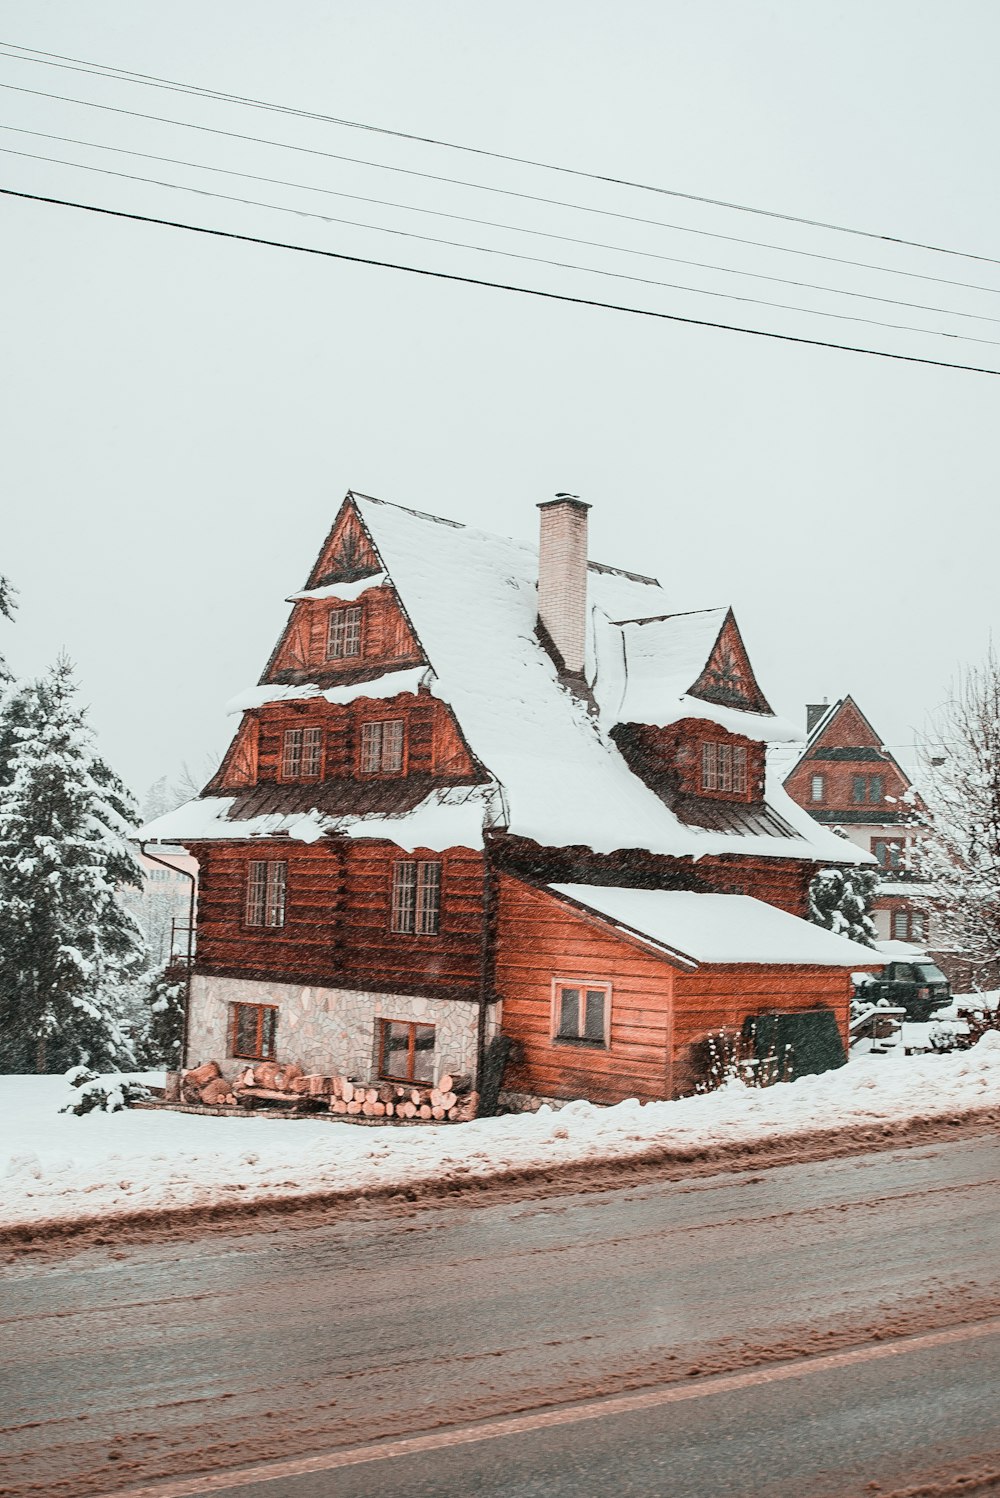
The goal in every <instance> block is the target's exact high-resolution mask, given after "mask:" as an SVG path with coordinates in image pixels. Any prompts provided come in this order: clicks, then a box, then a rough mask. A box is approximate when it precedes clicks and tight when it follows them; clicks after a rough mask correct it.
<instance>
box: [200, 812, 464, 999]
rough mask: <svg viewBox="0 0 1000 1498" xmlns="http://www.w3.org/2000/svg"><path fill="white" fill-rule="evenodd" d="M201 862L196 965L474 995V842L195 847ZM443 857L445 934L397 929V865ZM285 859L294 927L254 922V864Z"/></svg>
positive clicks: (326, 982)
mask: <svg viewBox="0 0 1000 1498" xmlns="http://www.w3.org/2000/svg"><path fill="white" fill-rule="evenodd" d="M192 852H193V853H194V854H195V857H196V858H197V859H198V861H199V864H200V869H201V872H200V883H199V898H198V956H197V962H196V970H197V971H198V972H200V973H206V974H208V973H211V974H216V975H219V976H229V977H234V978H236V977H240V978H256V979H262V980H268V979H270V980H273V981H275V982H279V981H280V982H290V983H315V984H321V985H323V986H325V987H334V988H350V989H364V990H368V991H373V992H374V991H378V992H385V993H391V992H403V993H411V994H425V995H428V996H431V997H441V998H462V999H473V998H477V997H478V994H479V977H480V970H481V963H482V905H483V861H482V855H481V854H479V853H475V852H473V851H471V850H470V849H466V848H452V849H449V850H447V851H446V852H444V853H438V852H434V851H432V850H429V849H422V850H421V849H417V850H416V852H415V853H413V854H412V855H411V854H409V853H403V852H401V851H400V849H399V848H397V847H396V846H395V845H394V844H392V843H387V842H374V841H371V842H368V841H356V842H355V841H349V840H344V841H342V842H333V841H332V840H329V839H324V840H323V841H322V842H318V843H312V844H306V843H297V842H291V841H288V842H281V841H278V840H276V839H271V840H269V841H267V842H263V841H262V842H261V843H259V844H256V843H248V842H242V843H222V842H212V843H201V844H192ZM411 857H413V858H424V859H433V860H440V862H441V864H442V872H441V919H440V931H439V933H438V935H436V936H410V935H401V934H394V933H393V932H391V931H390V929H389V926H390V915H391V906H392V865H393V863H394V862H395V861H396V860H397V859H407V858H411ZM263 858H277V859H280V860H282V861H284V862H285V863H286V864H287V870H288V871H287V892H286V911H285V924H284V925H283V926H281V927H278V928H276V929H271V928H267V927H259V926H247V924H246V920H245V915H246V889H247V878H248V866H249V864H250V862H251V861H252V860H254V859H263Z"/></svg>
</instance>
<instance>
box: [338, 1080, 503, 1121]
mask: <svg viewBox="0 0 1000 1498" xmlns="http://www.w3.org/2000/svg"><path fill="white" fill-rule="evenodd" d="M330 1081H331V1083H332V1087H331V1090H330V1094H329V1096H330V1112H331V1113H341V1114H343V1113H347V1114H351V1115H357V1114H359V1113H360V1114H361V1115H362V1117H364V1118H399V1119H407V1120H410V1119H422V1120H423V1121H425V1122H426V1121H427V1120H429V1119H434V1120H435V1121H437V1122H440V1121H441V1120H443V1119H449V1120H450V1121H451V1122H453V1123H464V1122H467V1121H468V1120H469V1119H470V1118H475V1116H476V1111H477V1109H478V1106H479V1094H478V1093H476V1092H473V1091H472V1080H471V1078H469V1077H463V1076H457V1075H455V1074H453V1073H451V1072H445V1073H443V1075H442V1076H440V1077H439V1078H438V1082H437V1086H436V1087H427V1086H421V1085H420V1084H419V1083H418V1084H416V1085H411V1084H409V1083H405V1082H379V1083H377V1084H376V1085H375V1086H373V1087H366V1086H365V1085H363V1084H362V1083H359V1082H352V1081H351V1079H350V1078H349V1077H340V1076H334V1077H331V1078H330Z"/></svg>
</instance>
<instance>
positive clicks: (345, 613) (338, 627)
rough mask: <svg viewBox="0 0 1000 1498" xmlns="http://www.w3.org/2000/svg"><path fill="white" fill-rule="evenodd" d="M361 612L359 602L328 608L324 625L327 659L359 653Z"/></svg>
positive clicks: (336, 659) (341, 658)
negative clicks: (344, 606)
mask: <svg viewBox="0 0 1000 1498" xmlns="http://www.w3.org/2000/svg"><path fill="white" fill-rule="evenodd" d="M362 612H363V610H362V606H361V604H359V603H355V604H351V605H350V606H349V607H347V608H343V607H341V608H335V609H331V610H330V614H329V617H328V619H327V625H326V658H327V660H328V661H340V660H348V659H350V658H351V657H354V656H359V655H360V654H361V619H362Z"/></svg>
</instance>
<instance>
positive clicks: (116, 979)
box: [0, 660, 145, 1071]
mask: <svg viewBox="0 0 1000 1498" xmlns="http://www.w3.org/2000/svg"><path fill="white" fill-rule="evenodd" d="M75 693H76V688H75V685H74V682H73V675H72V668H71V666H70V664H69V662H68V661H66V660H60V661H59V662H58V663H57V665H56V666H55V667H54V668H53V669H52V671H51V672H50V673H49V674H48V676H46V677H45V678H44V679H43V680H41V681H38V682H34V683H31V684H29V685H27V686H24V687H22V688H20V689H18V690H17V691H14V692H12V693H10V694H9V696H8V698H7V700H6V702H5V705H4V710H3V713H2V720H3V721H2V724H0V735H2V736H4V737H5V738H6V742H7V744H8V755H7V758H6V762H5V763H4V764H3V765H2V767H0V1071H63V1070H65V1069H66V1068H67V1067H68V1066H71V1065H73V1064H75V1063H80V1062H87V1063H89V1064H90V1065H91V1066H94V1067H102V1068H103V1067H112V1066H116V1065H122V1064H129V1063H130V1062H131V1061H132V1051H131V1044H130V1040H129V1036H128V1032H127V1028H126V1008H125V1002H124V998H123V994H124V992H125V989H126V986H127V982H128V979H129V977H130V976H131V975H132V974H133V973H134V972H136V971H137V970H138V969H139V968H140V967H141V966H142V963H143V960H144V955H145V954H144V946H143V941H142V935H141V933H140V931H139V928H138V926H137V925H136V922H135V920H134V919H133V918H132V916H131V915H130V914H129V913H128V912H127V911H126V910H124V909H123V907H122V906H121V905H120V903H119V902H118V900H117V899H116V898H115V890H116V888H117V886H119V885H120V884H134V883H136V882H137V881H138V880H139V879H140V878H141V873H140V870H139V866H138V863H137V861H136V859H135V855H134V854H133V852H132V849H131V847H130V845H129V843H128V842H127V834H128V832H129V830H130V828H131V827H132V826H133V825H134V823H135V820H136V808H135V803H134V801H133V799H132V797H131V795H130V793H129V792H128V791H127V790H126V788H125V786H124V785H123V784H122V782H121V781H120V780H119V779H118V777H117V776H116V775H115V774H114V772H113V771H112V770H111V769H110V768H109V767H108V766H107V765H106V764H105V763H104V761H103V760H102V759H101V758H100V757H99V756H98V754H97V753H96V749H95V746H94V739H93V734H92V732H91V730H90V727H89V725H88V723H87V721H86V717H85V714H84V712H83V710H82V709H81V708H79V707H78V706H77V705H76V702H75Z"/></svg>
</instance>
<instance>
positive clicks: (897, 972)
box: [892, 962, 913, 983]
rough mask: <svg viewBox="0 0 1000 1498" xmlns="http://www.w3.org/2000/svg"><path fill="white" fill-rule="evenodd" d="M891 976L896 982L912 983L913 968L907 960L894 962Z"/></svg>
mask: <svg viewBox="0 0 1000 1498" xmlns="http://www.w3.org/2000/svg"><path fill="white" fill-rule="evenodd" d="M892 976H893V978H894V980H895V981H896V982H897V983H912V982H913V968H912V966H911V965H910V963H908V962H896V963H894V964H893V969H892Z"/></svg>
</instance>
